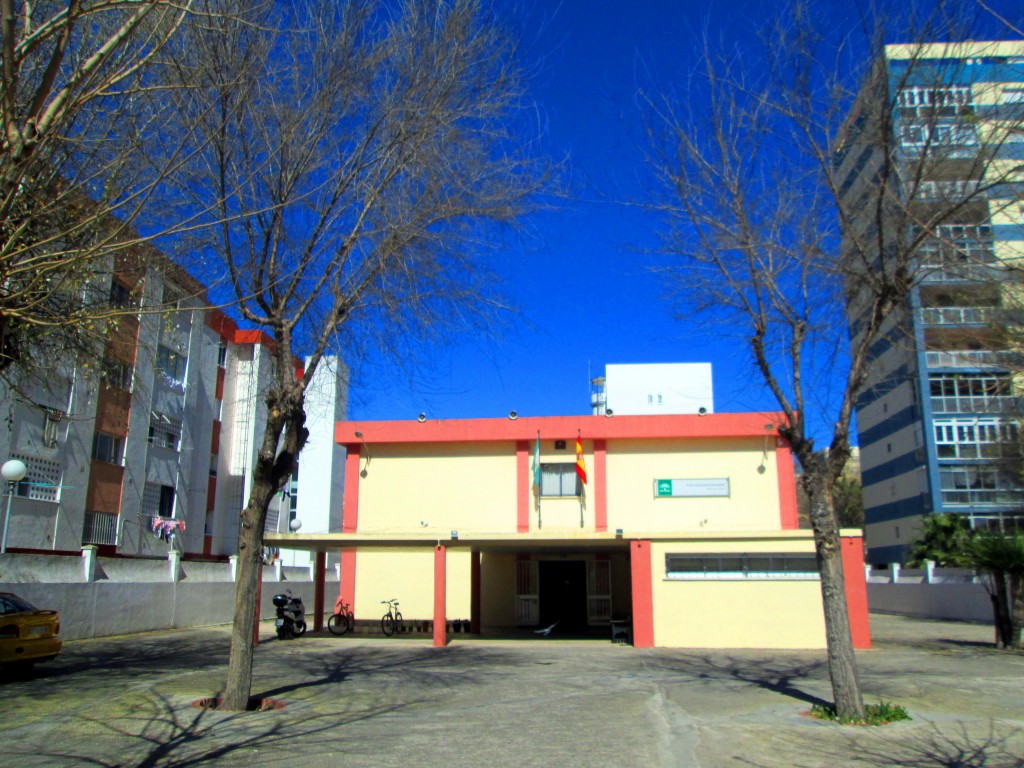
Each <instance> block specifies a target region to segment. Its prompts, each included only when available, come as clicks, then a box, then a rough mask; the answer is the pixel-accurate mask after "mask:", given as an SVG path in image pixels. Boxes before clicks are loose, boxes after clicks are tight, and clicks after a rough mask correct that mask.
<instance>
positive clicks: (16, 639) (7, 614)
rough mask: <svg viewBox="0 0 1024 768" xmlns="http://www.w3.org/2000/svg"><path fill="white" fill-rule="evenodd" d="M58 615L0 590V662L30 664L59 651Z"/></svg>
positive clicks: (50, 657)
mask: <svg viewBox="0 0 1024 768" xmlns="http://www.w3.org/2000/svg"><path fill="white" fill-rule="evenodd" d="M60 646H61V639H60V617H59V616H58V615H57V612H56V611H41V610H39V609H38V608H36V607H35V606H34V605H32V604H31V603H29V602H27V601H26V600H22V599H21V598H20V597H18V596H17V595H16V594H14V593H13V592H0V664H20V665H23V666H31V665H32V664H35V663H36V662H38V661H50V660H51V659H53V658H56V656H57V654H58V653H60Z"/></svg>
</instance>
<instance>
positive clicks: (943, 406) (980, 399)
mask: <svg viewBox="0 0 1024 768" xmlns="http://www.w3.org/2000/svg"><path fill="white" fill-rule="evenodd" d="M931 404H932V413H933V414H935V415H946V414H962V413H987V414H996V415H1007V414H1012V415H1021V414H1024V410H1022V409H1024V401H1022V399H1021V398H1019V397H1010V396H1009V395H995V396H990V397H986V396H972V395H962V396H950V397H932V398H931Z"/></svg>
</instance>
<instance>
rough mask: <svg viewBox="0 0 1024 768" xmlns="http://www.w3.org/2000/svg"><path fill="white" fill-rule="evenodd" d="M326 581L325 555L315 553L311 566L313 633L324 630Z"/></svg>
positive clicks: (323, 553)
mask: <svg viewBox="0 0 1024 768" xmlns="http://www.w3.org/2000/svg"><path fill="white" fill-rule="evenodd" d="M325 581H327V553H326V552H317V553H316V561H315V565H314V566H313V631H314V632H319V631H320V630H321V629H323V628H324V582H325Z"/></svg>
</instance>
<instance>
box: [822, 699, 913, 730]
mask: <svg viewBox="0 0 1024 768" xmlns="http://www.w3.org/2000/svg"><path fill="white" fill-rule="evenodd" d="M811 717H816V718H818V719H819V720H831V721H832V722H834V723H839V724H840V725H888V724H889V723H896V722H899V721H900V720H909V719H910V715H909V714H907V710H906V709H905V708H904V707H901V706H900V705H899V704H892V703H890V702H887V701H880V702H878V703H877V704H867V705H865V707H864V719H863V720H858V719H856V718H852V717H839V715H837V714H836V708H835V707H833V706H821V705H820V704H815V705H814V706H813V707H811Z"/></svg>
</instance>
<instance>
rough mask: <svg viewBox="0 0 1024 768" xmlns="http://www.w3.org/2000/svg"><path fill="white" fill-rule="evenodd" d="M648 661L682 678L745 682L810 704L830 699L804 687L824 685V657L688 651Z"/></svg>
mask: <svg viewBox="0 0 1024 768" xmlns="http://www.w3.org/2000/svg"><path fill="white" fill-rule="evenodd" d="M651 665H653V666H656V667H658V668H660V669H663V670H666V671H670V672H674V673H676V674H678V675H680V676H681V678H684V681H685V680H687V679H688V680H693V681H696V682H700V683H705V684H707V685H715V684H722V683H726V682H731V683H745V684H747V685H751V686H755V687H757V688H763V689H764V690H766V691H771V692H773V693H778V694H780V695H782V696H787V697H789V698H791V699H796V700H797V701H801V702H804V703H805V704H809V705H812V706H813V705H816V704H817V705H821V706H827V705H830V704H831V703H832V702H831V701H828V700H826V699H822V698H821V697H820V696H816V695H814V694H813V693H811V692H810V691H809V690H807V689H808V688H810V687H815V686H817V687H820V685H821V684H822V683H824V684H825V685H826V686H827V685H828V669H827V666H826V664H825V662H824V661H811V662H808V661H788V660H786V659H779V658H758V657H753V656H751V657H739V656H721V655H711V654H693V653H689V654H686V655H685V656H670V655H663V656H659V657H658V658H657V661H653V662H651Z"/></svg>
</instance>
